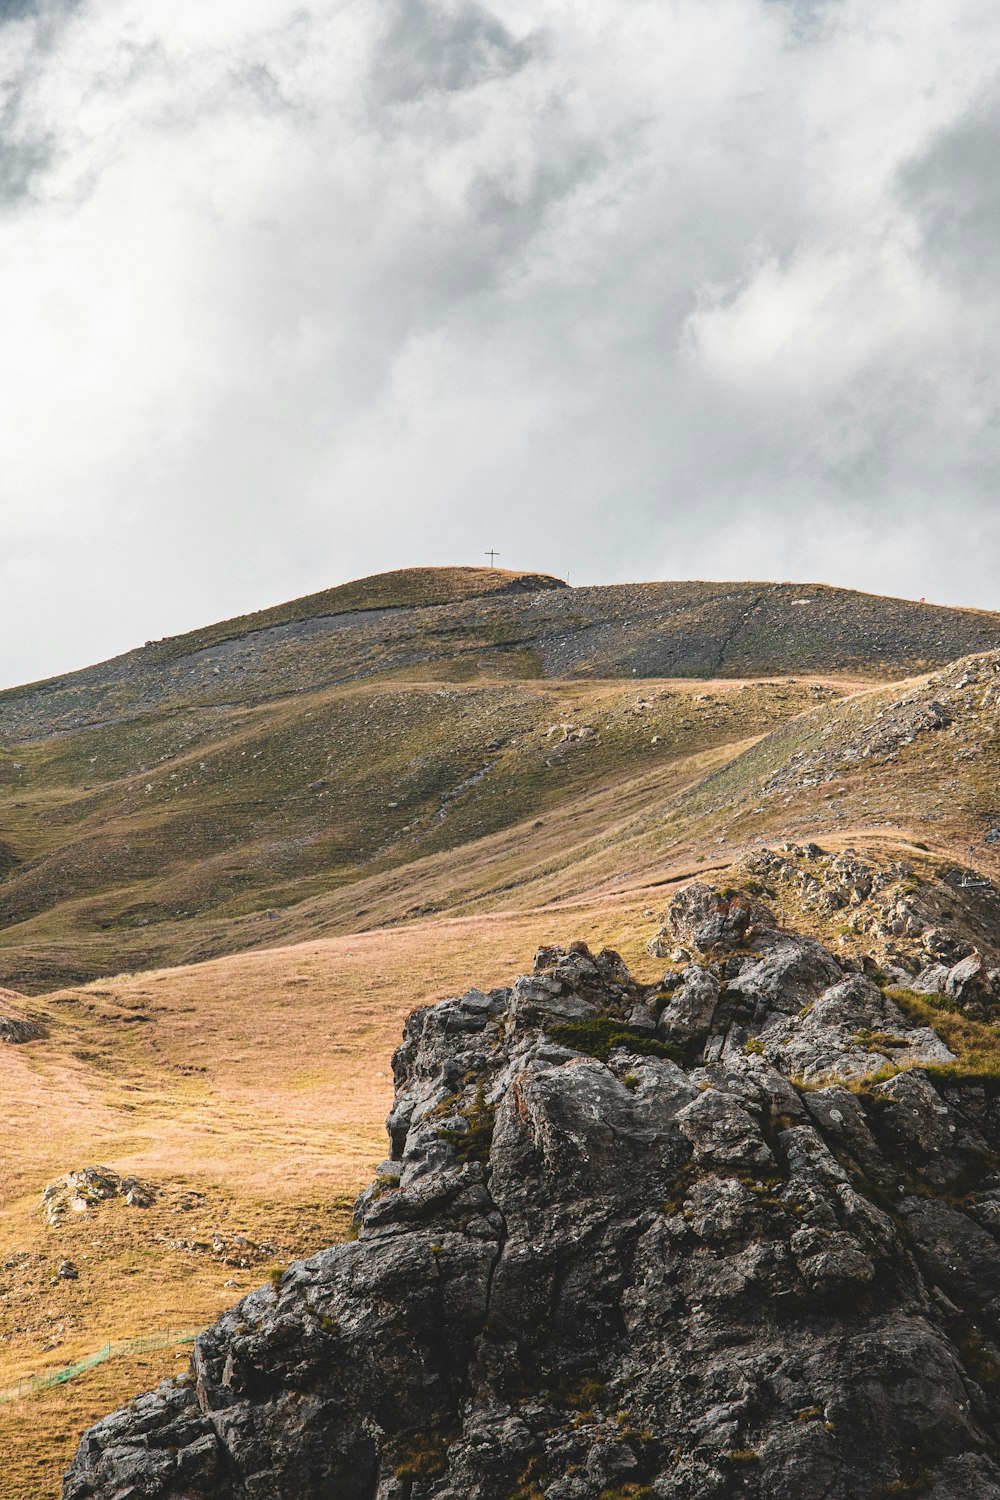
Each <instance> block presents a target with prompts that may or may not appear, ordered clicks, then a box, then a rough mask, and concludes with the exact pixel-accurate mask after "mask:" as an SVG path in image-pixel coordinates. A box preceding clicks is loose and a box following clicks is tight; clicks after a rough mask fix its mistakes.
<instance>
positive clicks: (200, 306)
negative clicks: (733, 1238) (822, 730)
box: [0, 0, 1000, 681]
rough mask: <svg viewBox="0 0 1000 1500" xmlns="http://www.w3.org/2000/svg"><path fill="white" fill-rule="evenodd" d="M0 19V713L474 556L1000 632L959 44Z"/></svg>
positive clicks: (981, 160)
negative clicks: (301, 599)
mask: <svg viewBox="0 0 1000 1500" xmlns="http://www.w3.org/2000/svg"><path fill="white" fill-rule="evenodd" d="M4 15H8V16H11V17H12V19H9V20H8V21H7V22H6V24H3V25H0V111H2V112H3V119H4V122H5V124H6V129H5V131H4V141H5V145H4V147H3V149H2V151H0V195H2V196H0V201H2V203H3V205H4V208H3V213H4V219H3V232H2V234H0V277H2V282H0V284H2V285H3V287H4V296H3V299H2V302H0V400H2V403H3V411H4V422H3V424H2V436H0V475H2V479H0V484H2V490H0V536H2V539H3V543H4V545H3V549H2V552H0V588H2V589H3V596H4V599H5V602H6V603H7V606H8V618H12V619H16V620H17V621H18V622H19V628H18V630H17V631H16V632H14V631H8V632H7V633H6V634H5V637H4V638H3V643H2V645H0V680H4V681H15V680H21V679H24V678H26V677H29V676H34V675H38V674H40V673H42V672H46V671H50V670H58V669H63V668H67V667H70V666H73V665H77V664H80V663H81V662H82V661H84V660H86V659H93V658H96V657H99V656H101V655H105V654H108V653H109V652H111V651H112V650H115V649H122V648H124V647H126V646H127V645H129V644H132V643H133V642H135V641H140V640H142V639H143V638H144V637H146V636H148V635H156V634H161V633H163V632H164V631H166V630H170V629H180V628H183V627H185V626H189V625H194V624H197V623H202V622H204V621H207V620H209V619H211V618H217V617H219V616H221V615H223V614H225V613H229V612H232V611H236V610H240V609H246V608H251V607H253V606H255V605H258V604H264V603H268V602H273V601H276V600H278V599H280V598H284V597H290V596H292V595H294V594H296V593H300V592H305V591H306V590H308V589H311V588H318V587H323V586H326V585H328V584H330V583H332V582H335V581H337V580H338V579H341V578H346V577H349V576H353V575H356V574H358V573H361V572H367V571H374V570H377V569H379V568H382V567H392V566H400V565H403V564H405V563H412V562H434V561H444V562H454V561H476V560H478V559H479V558H480V556H481V553H482V551H483V549H484V548H486V547H488V546H497V547H499V548H500V549H501V553H502V558H501V560H502V561H503V562H504V563H506V564H508V565H512V566H513V565H524V566H533V567H540V568H550V569H552V570H554V571H560V572H567V571H568V572H569V574H570V576H571V578H572V579H573V580H574V581H585V580H588V581H589V580H593V581H600V580H603V579H607V580H611V579H621V578H627V577H638V576H657V575H659V576H684V575H700V576H714V577H722V576H726V575H732V574H733V573H738V574H743V575H746V574H748V573H750V572H752V573H755V574H756V575H757V576H784V577H800V578H809V577H811V578H826V579H829V580H831V581H837V582H842V583H851V584H857V585H859V586H864V587H869V588H874V589H880V590H884V591H887V592H905V593H910V594H915V595H919V594H926V595H928V596H930V597H936V598H941V599H946V600H950V601H953V602H961V603H984V604H992V605H994V606H998V607H1000V595H998V592H997V584H996V578H997V574H998V569H997V563H998V560H1000V559H998V555H997V541H998V538H997V528H996V525H995V523H994V519H993V518H994V513H995V500H994V493H993V483H994V480H993V476H994V474H995V472H996V469H997V459H998V457H1000V455H998V451H997V446H998V445H997V433H998V430H1000V424H998V405H1000V401H998V398H1000V373H998V372H1000V359H998V354H1000V349H998V347H997V346H998V342H1000V338H998V333H997V327H998V324H997V320H996V305H995V304H996V297H997V293H996V291H995V285H996V282H995V277H994V276H993V275H992V274H991V268H992V267H993V266H994V262H995V257H996V249H995V245H996V235H995V225H996V221H997V219H998V217H1000V207H998V200H997V197H996V192H995V187H994V184H993V168H992V163H993V162H994V161H995V159H996V147H997V139H998V135H1000V103H998V100H1000V93H998V90H997V86H996V79H995V76H994V74H995V69H994V65H993V63H992V62H991V58H993V57H995V55H996V47H997V43H998V42H1000V17H998V16H997V15H996V13H995V9H994V8H992V7H990V6H988V5H986V4H985V3H984V0H955V3H953V4H952V5H949V6H947V7H943V6H941V5H940V4H939V3H930V0H905V3H902V0H866V3H861V0H816V3H813V4H803V3H793V0H675V3H673V4H672V5H670V6H664V5H663V4H662V3H661V0H630V3H629V4H628V5H624V6H623V5H621V4H620V3H613V0H593V3H591V4H589V5H587V6H585V7H582V6H580V5H578V4H576V3H573V4H570V3H569V0H542V3H541V4H538V3H535V4H533V5H530V6H529V5H528V4H526V3H522V0H480V3H476V0H377V3H372V0H364V3H361V0H356V3H332V0H326V3H318V4H313V5H311V6H308V7H305V6H303V5H302V4H300V3H296V4H290V3H281V0H267V3H264V0H249V3H248V0H243V3H240V4H236V3H232V4H230V3H228V0H220V3H214V4H213V5H211V6H205V5H204V4H203V3H195V0H177V3H175V4H174V5H173V6H171V7H170V9H169V12H167V11H164V10H163V9H162V8H161V7H157V6H149V5H148V4H146V5H143V4H140V3H139V0H102V3H101V4H100V5H97V4H96V3H92V4H86V3H83V4H78V5H76V6H59V5H56V4H52V3H50V4H48V5H46V6H44V7H43V8H42V9H41V10H39V9H38V8H35V9H29V8H28V7H26V6H24V5H19V6H17V7H15V8H14V9H13V10H12V8H11V6H10V5H8V6H7V7H6V8H4V7H3V6H2V4H0V17H2V16H4ZM943 537H954V538H955V540H954V542H952V543H947V542H946V543H945V544H944V545H942V538H943Z"/></svg>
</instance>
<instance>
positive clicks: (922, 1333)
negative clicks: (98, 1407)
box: [63, 856, 1000, 1500]
mask: <svg viewBox="0 0 1000 1500" xmlns="http://www.w3.org/2000/svg"><path fill="white" fill-rule="evenodd" d="M818 858H819V857H818V856H816V859H817V860H818ZM814 862H815V861H814ZM720 899H721V898H720ZM748 906H749V902H748ZM744 910H745V908H743V907H742V906H741V905H740V904H739V903H738V902H734V901H732V900H728V902H727V904H726V905H725V907H724V908H723V906H718V905H717V906H715V907H713V905H712V902H711V901H710V900H709V899H708V898H707V897H704V896H703V895H701V894H699V893H698V892H697V891H696V892H695V894H694V895H693V896H691V897H689V898H688V901H687V903H686V904H682V907H681V909H680V914H681V917H682V918H683V923H684V924H686V925H687V926H688V927H690V928H691V933H690V936H689V941H691V942H694V941H695V940H696V937H697V942H698V944H699V946H700V945H702V944H705V945H706V946H707V947H708V948H709V949H710V950H711V951H712V952H713V953H718V954H720V955H722V959H721V962H719V963H713V967H712V969H708V968H701V967H697V966H691V967H689V969H688V970H687V971H686V972H685V974H684V977H683V982H682V983H681V984H680V986H679V987H678V988H676V990H675V992H674V994H673V996H672V998H671V1000H670V1001H669V1002H668V1005H667V1008H666V1010H665V1011H664V1016H665V1017H667V1021H666V1026H665V1027H662V1029H661V1032H660V1035H663V1034H664V1032H666V1033H667V1034H669V1035H670V1036H672V1037H675V1038H682V1039H683V1042H684V1055H685V1057H686V1059H687V1061H686V1065H684V1066H682V1065H680V1064H679V1063H678V1062H676V1061H674V1060H671V1059H670V1058H667V1057H661V1056H657V1055H651V1054H655V1053H656V1051H657V1050H658V1049H659V1050H663V1047H662V1043H661V1042H658V1041H657V1037H656V1034H654V1033H653V1032H652V1030H651V1021H652V1016H651V1011H650V1007H651V1006H652V1003H653V1001H654V998H655V995H656V993H657V991H656V990H655V989H654V988H652V987H651V988H650V989H648V990H646V989H644V988H643V987H642V986H641V985H638V984H636V983H635V981H634V980H632V978H631V977H630V976H629V975H628V973H627V971H625V969H624V966H623V965H622V963H621V960H620V959H619V958H618V957H617V955H614V954H598V955H596V956H594V955H592V954H590V953H589V951H588V950H586V949H585V948H583V946H582V945H575V946H574V947H572V948H570V949H566V950H563V949H556V948H550V949H547V950H543V951H541V952H540V954H539V959H538V962H537V964H536V973H535V974H534V975H533V976H531V977H530V978H528V979H524V980H519V981H518V982H517V983H516V984H515V985H514V986H513V988H512V989H510V990H503V991H496V992H494V993H492V994H491V995H483V994H481V993H480V992H478V991H470V992H469V994H468V995H465V996H462V997H460V998H458V999H452V1000H447V1001H443V1002H442V1003H441V1004H440V1005H437V1006H433V1007H430V1008H426V1009H424V1010H421V1011H418V1012H417V1013H416V1014H415V1015H413V1016H411V1017H410V1019H409V1021H408V1022H407V1025H406V1030H405V1033H404V1038H403V1042H402V1045H401V1046H400V1048H399V1051H398V1052H397V1054H396V1057H395V1058H394V1064H393V1066H394V1076H395V1085H396V1092H395V1099H394V1103H393V1109H392V1112H391V1114H390V1117H389V1134H390V1141H391V1155H390V1158H389V1160H388V1161H387V1162H385V1163H383V1164H382V1167H381V1168H380V1171H379V1176H378V1179H377V1181H376V1183H375V1184H374V1185H373V1187H372V1188H371V1189H369V1190H368V1192H366V1193H365V1194H362V1196H361V1198H360V1199H359V1203H358V1210H357V1229H358V1237H357V1239H356V1240H354V1241H351V1242H348V1243H345V1244H341V1245H336V1246H334V1247H333V1248H332V1249H330V1250H326V1251H323V1252H321V1253H320V1254H318V1255H315V1256H313V1257H311V1258H310V1259H309V1260H306V1261H302V1262H299V1263H297V1264H296V1265H293V1266H291V1267H290V1268H289V1269H288V1270H287V1271H286V1272H285V1274H284V1275H283V1276H282V1277H281V1279H280V1282H279V1284H278V1285H277V1286H267V1287H264V1288H262V1289H260V1290H258V1291H255V1292H252V1293H251V1294H250V1296H248V1297H246V1298H244V1299H243V1301H242V1302H241V1303H239V1304H238V1306H236V1307H234V1308H232V1309H231V1310H229V1311H228V1312H226V1313H224V1314H223V1315H222V1317H221V1318H220V1319H219V1320H218V1322H217V1323H216V1324H214V1325H213V1327H211V1328H210V1329H208V1330H207V1331H206V1332H205V1333H204V1334H202V1336H201V1337H200V1338H199V1339H198V1341H197V1343H196V1345H195V1351H194V1356H193V1360H192V1367H191V1372H190V1376H189V1377H188V1379H187V1380H186V1381H185V1382H182V1383H177V1382H166V1383H165V1384H163V1385H161V1386H160V1388H159V1389H158V1390H157V1391H156V1392H154V1393H153V1394H151V1395H148V1396H144V1397H141V1398H140V1399H139V1400H137V1401H135V1402H133V1403H132V1404H131V1405H130V1406H128V1407H126V1408H124V1409H123V1410H122V1411H121V1412H117V1413H115V1414H113V1415H111V1416H109V1417H106V1418H105V1419H104V1420H103V1421H102V1422H99V1423H98V1424H97V1425H96V1426H95V1427H93V1428H92V1429H91V1430H90V1431H89V1432H88V1433H87V1434H86V1436H85V1437H84V1439H83V1441H82V1442H81V1444H80V1448H79V1452H78V1453H77V1456H76V1458H75V1460H74V1463H73V1466H72V1468H71V1470H70V1472H69V1474H68V1475H67V1478H66V1481H65V1486H64V1492H63V1493H64V1500H140V1497H141V1500H265V1497H266V1500H330V1497H333V1496H336V1497H337V1500H471V1497H477V1500H510V1497H512V1496H515V1495H523V1496H529V1495H530V1496H539V1495H540V1496H544V1497H545V1500H611V1497H612V1496H630V1497H634V1500H708V1497H717V1500H736V1497H746V1500H873V1497H875V1496H889V1495H891V1494H900V1495H905V1494H907V1493H909V1494H913V1495H916V1494H922V1495H928V1496H932V1497H936V1500H959V1497H961V1500H966V1497H972V1496H976V1497H977V1500H978V1497H983V1500H1000V1470H998V1468H997V1465H996V1462H995V1460H994V1457H993V1453H994V1444H995V1437H996V1433H997V1431H998V1425H1000V1349H998V1348H997V1344H996V1337H997V1332H998V1329H1000V1245H998V1241H997V1238H996V1236H995V1232H994V1231H998V1230H1000V1176H998V1174H997V1171H996V1162H997V1161H998V1160H1000V1109H998V1108H997V1106H996V1103H995V1101H994V1098H993V1095H992V1093H991V1092H989V1091H988V1090H987V1089H986V1088H985V1087H978V1086H976V1085H974V1084H970V1083H968V1082H961V1081H959V1080H951V1081H949V1080H945V1081H944V1082H942V1083H941V1084H940V1085H939V1084H937V1083H935V1082H933V1081H932V1080H931V1078H930V1077H928V1076H927V1075H925V1074H923V1073H921V1072H919V1071H902V1072H899V1073H897V1074H896V1076H895V1077H893V1078H892V1079H890V1080H889V1081H888V1082H887V1083H880V1084H875V1083H874V1081H873V1080H870V1081H867V1082H866V1081H865V1074H864V1069H865V1068H867V1069H868V1072H869V1073H871V1072H873V1071H875V1070H876V1069H877V1068H878V1067H881V1066H883V1064H884V1054H883V1052H881V1051H879V1050H878V1048H881V1047H886V1048H889V1050H890V1051H892V1050H893V1047H891V1046H890V1041H887V1040H885V1039H882V1040H880V1041H879V1042H878V1043H877V1046H876V1044H874V1043H873V1042H872V1041H871V1036H872V1035H873V1034H875V1033H876V1032H878V1033H879V1034H881V1033H884V1034H885V1036H886V1037H888V1038H889V1039H890V1040H891V1041H893V1042H898V1043H899V1047H898V1048H896V1049H895V1050H896V1051H898V1052H899V1054H900V1055H903V1054H904V1053H905V1054H906V1055H909V1056H911V1057H913V1056H916V1055H917V1054H918V1053H919V1051H920V1049H921V1048H928V1049H931V1050H933V1049H934V1047H935V1046H940V1045H941V1044H940V1043H939V1039H937V1038H936V1036H935V1034H934V1033H933V1032H929V1033H928V1029H927V1028H914V1027H911V1026H909V1025H908V1023H907V1021H906V1018H905V1016H904V1015H903V1014H902V1012H901V1011H900V1010H899V1009H898V1007H897V1006H895V1005H894V1003H893V1002H892V1001H891V1000H889V999H887V998H886V997H885V996H883V995H882V993H881V992H880V990H879V989H878V987H877V986H876V985H874V984H872V983H871V982H870V981H869V980H868V979H867V978H866V977H864V975H862V974H858V973H850V974H845V970H844V969H843V968H842V967H841V966H840V965H839V964H838V963H837V961H836V960H835V958H834V957H833V955H832V954H830V953H827V952H826V951H825V950H824V949H822V948H821V947H820V946H819V945H818V944H816V943H813V942H811V941H809V940H808V939H804V938H797V937H795V936H794V934H789V933H778V932H776V931H774V930H773V929H771V928H769V927H767V926H766V925H761V924H758V925H755V926H753V930H752V943H753V947H754V950H755V953H746V952H740V953H739V954H734V951H733V950H734V948H736V947H740V948H741V949H743V948H746V947H747V941H746V940H747V938H748V936H749V935H750V933H751V926H750V925H747V926H745V927H744V926H743V925H742V924H743V915H742V913H743V911H744ZM734 911H735V912H737V913H739V915H738V917H735V918H734V916H733V913H734ZM680 919H681V918H680V917H679V920H680ZM716 919H718V920H716ZM706 925H710V927H711V932H710V933H708V932H706V931H705V930H704V929H705V928H706ZM738 929H739V930H740V935H739V940H738V941H737V931H738ZM702 951H705V950H704V949H702ZM668 1013H669V1014H668ZM567 1019H569V1020H572V1021H574V1022H577V1023H579V1022H581V1021H582V1022H583V1023H584V1024H583V1025H582V1026H578V1029H577V1030H576V1031H572V1030H571V1031H570V1032H568V1033H567V1032H565V1031H563V1032H559V1033H557V1035H558V1036H560V1037H562V1038H563V1040H560V1041H556V1040H555V1039H553V1037H552V1036H550V1035H549V1031H550V1028H552V1027H553V1026H558V1025H562V1024H564V1023H565V1022H566V1021H567ZM629 1026H631V1027H632V1028H633V1029H632V1031H629V1030H628V1027H629ZM588 1028H589V1029H588ZM602 1028H604V1029H603V1030H602ZM566 1035H571V1036H575V1037H577V1039H578V1040H579V1041H580V1043H581V1046H580V1047H574V1046H571V1045H566V1043H565V1037H566ZM608 1036H614V1037H616V1041H615V1045H614V1046H611V1047H609V1046H608V1045H606V1044H605V1043H606V1040H607V1037H608ZM602 1038H604V1039H605V1040H604V1042H602ZM873 1046H876V1050H874V1051H873V1050H872V1048H873ZM588 1048H589V1049H590V1050H589V1051H588V1050H587V1049H588ZM591 1052H593V1053H595V1054H597V1055H591ZM604 1057H606V1058H607V1061H604V1060H603V1059H604ZM809 1070H812V1072H813V1074H814V1076H816V1078H817V1082H818V1084H819V1086H815V1085H814V1086H811V1087H808V1088H803V1087H802V1086H801V1084H800V1083H798V1082H797V1080H798V1079H799V1077H800V1076H801V1075H804V1074H805V1073H807V1072H808V1071H809ZM858 1079H860V1080H861V1081H860V1083H859V1082H857V1080H858ZM845 1080H854V1082H853V1083H852V1088H850V1089H849V1088H847V1087H845V1086H844V1082H845ZM915 1454H919V1461H917V1459H916V1458H915V1456H914V1455H915Z"/></svg>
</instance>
